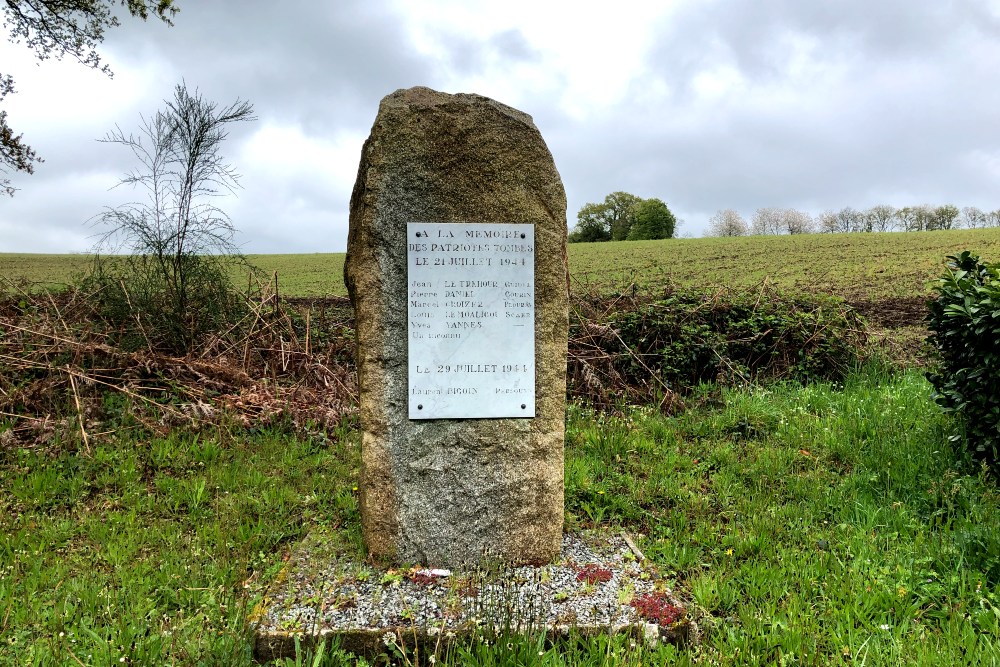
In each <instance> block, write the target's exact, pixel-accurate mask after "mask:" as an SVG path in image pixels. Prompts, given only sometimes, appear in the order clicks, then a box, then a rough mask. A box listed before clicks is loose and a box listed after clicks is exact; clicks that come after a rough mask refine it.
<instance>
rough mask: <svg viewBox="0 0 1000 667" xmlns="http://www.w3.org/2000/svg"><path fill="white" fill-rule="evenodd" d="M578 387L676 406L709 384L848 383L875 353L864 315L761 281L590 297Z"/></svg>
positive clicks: (576, 390) (601, 395)
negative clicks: (737, 286)
mask: <svg viewBox="0 0 1000 667" xmlns="http://www.w3.org/2000/svg"><path fill="white" fill-rule="evenodd" d="M574 306H575V308H574V317H573V318H572V321H571V323H570V391H571V394H574V395H586V396H587V397H588V398H590V399H591V402H593V403H595V404H597V405H605V406H606V405H608V404H609V403H611V404H613V403H614V402H615V401H616V400H621V399H624V400H626V401H628V402H635V403H649V402H650V401H651V400H653V398H654V397H655V396H656V395H657V394H660V395H663V394H667V395H668V396H667V397H666V400H665V401H662V402H661V406H662V407H664V408H665V409H666V408H671V409H673V408H676V407H678V406H677V402H676V400H675V399H674V398H672V396H673V395H675V394H684V393H686V392H687V391H688V390H690V389H692V388H694V387H695V386H697V385H699V384H701V383H706V382H719V383H722V384H746V383H750V382H757V381H767V380H795V381H800V382H808V381H812V380H827V381H839V380H842V379H843V378H844V377H845V376H846V375H847V374H848V373H849V372H850V371H851V370H853V369H854V368H856V367H857V366H858V364H859V362H860V361H861V360H862V359H863V357H864V356H865V354H866V351H867V345H868V334H867V329H866V327H865V324H864V322H863V320H862V319H861V317H860V316H859V315H858V313H857V312H856V311H854V310H853V309H852V308H850V307H848V306H846V305H844V303H843V302H842V301H840V300H839V299H836V298H834V297H825V296H820V295H813V294H788V293H782V292H778V291H775V290H771V289H768V288H766V286H762V287H759V288H757V289H753V290H747V291H737V290H732V291H716V292H699V291H694V290H681V289H674V288H668V289H666V290H665V291H664V292H662V293H661V294H660V295H658V296H655V297H654V296H635V297H623V296H616V297H590V298H589V299H581V300H578V301H577V302H576V303H575V304H574Z"/></svg>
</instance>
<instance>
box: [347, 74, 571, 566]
mask: <svg viewBox="0 0 1000 667" xmlns="http://www.w3.org/2000/svg"><path fill="white" fill-rule="evenodd" d="M407 222H472V223H474V222H489V223H533V224H534V225H535V368H536V376H535V397H536V416H535V418H533V419H470V420H427V421H410V420H409V419H408V418H407V386H408V383H407V363H406V362H407V321H406V315H407V301H406V299H407V278H406V274H407V264H406V259H407V248H406V223H407ZM344 277H345V282H346V283H347V288H348V291H349V293H350V296H351V300H352V302H353V304H354V308H355V314H356V322H357V329H356V332H357V345H358V379H359V384H360V396H361V399H360V415H361V428H362V433H363V436H362V459H363V470H362V493H361V511H362V523H363V529H364V535H365V541H366V545H367V547H368V550H369V555H370V556H371V557H373V558H375V559H376V560H382V561H388V562H397V563H422V564H426V565H429V566H452V565H458V564H460V563H468V562H475V561H477V560H479V559H480V558H482V556H483V554H484V552H489V553H490V554H491V555H492V556H491V557H495V558H499V559H501V560H503V561H506V562H509V563H544V562H548V561H550V560H552V559H553V558H554V557H556V556H557V555H558V553H559V548H560V540H561V537H562V526H563V439H564V412H565V396H566V338H567V328H568V271H567V263H566V195H565V191H564V190H563V186H562V182H561V180H560V178H559V174H558V172H557V171H556V168H555V164H554V162H553V160H552V155H551V153H550V152H549V150H548V148H547V147H546V145H545V142H544V140H543V139H542V136H541V134H540V133H539V131H538V129H537V128H536V127H535V125H534V123H533V122H532V120H531V117H530V116H528V115H527V114H524V113H522V112H520V111H518V110H516V109H513V108H511V107H508V106H505V105H503V104H500V103H499V102H496V101H494V100H491V99H489V98H486V97H482V96H479V95H469V94H459V95H448V94H444V93H439V92H436V91H433V90H430V89H428V88H410V89H407V90H398V91H396V92H395V93H392V94H391V95H388V96H387V97H385V98H384V99H383V100H382V103H381V105H380V107H379V112H378V116H377V117H376V119H375V124H374V125H373V127H372V131H371V135H370V136H369V138H368V140H367V141H366V142H365V145H364V148H363V150H362V155H361V164H360V167H359V169H358V178H357V181H356V183H355V185H354V192H353V194H352V196H351V213H350V233H349V237H348V248H347V260H346V264H345V266H344Z"/></svg>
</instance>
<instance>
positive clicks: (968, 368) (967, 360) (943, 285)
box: [927, 251, 1000, 471]
mask: <svg viewBox="0 0 1000 667" xmlns="http://www.w3.org/2000/svg"><path fill="white" fill-rule="evenodd" d="M948 260H949V261H948V271H947V272H946V273H945V275H944V276H943V277H942V278H941V279H939V280H938V281H937V285H936V286H935V291H936V292H937V297H936V298H935V299H934V300H933V301H932V302H931V303H930V304H929V306H930V308H929V309H930V312H929V314H928V316H927V326H928V328H929V329H930V330H931V336H930V341H931V343H932V344H933V345H934V347H935V348H936V350H937V353H938V358H939V367H938V368H937V370H936V372H932V373H928V376H927V377H928V379H929V380H930V381H931V384H933V385H934V400H935V401H936V402H937V404H938V405H940V406H941V407H942V408H943V409H944V410H945V411H946V412H949V413H952V414H954V415H955V417H956V420H955V431H954V433H953V434H952V435H951V440H952V442H955V443H962V442H964V443H965V445H966V447H967V448H968V449H969V451H970V452H971V454H972V455H973V457H974V458H975V459H976V460H979V461H985V462H986V463H988V464H989V465H990V466H992V467H993V469H994V471H996V470H997V469H998V464H1000V456H998V453H1000V346H998V341H1000V264H990V263H986V262H983V261H981V260H980V258H979V257H978V256H977V255H973V254H972V253H970V252H969V251H965V252H963V253H962V254H960V255H957V256H955V255H950V256H949V257H948Z"/></svg>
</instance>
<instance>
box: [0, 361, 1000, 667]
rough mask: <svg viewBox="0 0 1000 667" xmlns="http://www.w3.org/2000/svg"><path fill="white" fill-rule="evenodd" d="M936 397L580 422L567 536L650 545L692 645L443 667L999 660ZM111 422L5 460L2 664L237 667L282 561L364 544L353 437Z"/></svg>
mask: <svg viewBox="0 0 1000 667" xmlns="http://www.w3.org/2000/svg"><path fill="white" fill-rule="evenodd" d="M928 391H929V387H928V385H927V383H926V382H925V381H924V380H923V378H922V377H921V376H920V375H919V374H918V373H915V372H910V373H906V374H903V375H897V376H889V375H885V374H882V373H880V372H878V371H877V370H871V369H870V370H867V371H862V372H861V373H860V374H857V375H854V376H852V377H851V378H849V379H848V380H847V381H846V382H845V384H844V385H843V386H833V385H827V384H818V385H811V386H808V387H801V386H793V385H778V386H772V387H770V388H757V389H746V390H728V391H726V392H725V393H724V394H723V395H722V396H720V397H719V399H721V400H717V401H716V402H715V405H716V407H703V408H699V409H694V410H691V411H689V412H687V413H684V414H682V415H680V416H677V417H672V418H667V417H663V416H661V415H659V414H656V413H654V412H652V411H649V410H646V409H639V410H635V411H633V412H631V413H629V414H627V415H626V416H625V417H608V416H604V415H600V414H595V413H592V412H590V411H588V410H586V409H583V408H580V407H579V406H571V408H570V410H569V412H568V417H567V419H568V421H567V450H566V505H567V514H566V517H567V522H568V525H569V526H570V527H571V528H573V527H588V528H590V527H606V528H610V529H619V528H622V527H624V528H627V529H628V530H630V531H631V532H632V533H633V534H637V535H641V536H642V537H640V542H639V546H640V548H641V549H642V550H643V551H644V552H645V553H646V555H647V557H649V558H650V559H651V561H652V562H653V563H654V564H655V565H656V567H657V568H658V569H659V570H660V572H661V573H662V574H663V575H664V576H665V577H666V578H667V579H668V581H669V582H670V583H671V585H672V586H673V588H674V590H675V591H676V592H677V593H679V594H680V595H681V596H682V597H684V598H686V599H687V600H688V603H689V609H690V613H691V614H692V616H693V618H694V619H695V620H696V621H697V623H698V625H699V627H700V628H701V631H702V639H701V642H700V643H699V644H697V645H694V646H691V647H688V648H683V649H675V648H672V647H667V648H663V649H661V650H660V651H658V652H656V653H655V654H650V653H649V652H647V651H644V650H643V649H642V648H641V647H635V648H632V647H630V646H629V645H628V643H627V642H626V641H624V640H622V641H618V642H612V643H611V644H608V643H607V642H600V641H590V642H584V643H582V644H576V643H561V644H557V645H555V646H552V647H546V646H544V645H541V646H540V645H539V644H537V643H536V642H533V641H532V640H513V641H512V643H511V644H506V642H503V643H500V644H492V645H490V646H486V645H485V644H482V643H473V644H472V645H464V646H462V647H461V648H460V649H458V650H456V651H455V652H453V653H452V654H451V655H450V656H444V655H442V656H439V660H438V662H439V663H440V664H455V665H466V664H473V665H476V664H478V665H524V664H539V665H618V664H621V665H639V664H644V665H650V664H657V665H659V664H677V665H694V664H702V665H775V664H783V665H785V664H804V665H834V664H843V665H848V664H864V665H872V666H875V665H885V666H887V667H888V666H892V667H895V666H898V665H904V664H905V665H934V666H937V665H996V664H998V663H1000V639H998V638H1000V493H998V491H997V488H996V486H995V484H993V483H990V482H986V481H985V480H983V479H981V478H980V477H979V476H977V474H976V470H975V469H974V468H972V467H971V466H970V465H969V464H968V463H967V462H965V461H964V460H963V459H962V458H960V457H956V456H955V455H954V454H953V453H952V451H951V450H950V449H949V448H948V447H947V446H946V444H945V422H944V419H943V417H942V416H941V414H940V413H939V412H938V410H937V409H936V407H935V406H934V405H933V403H932V402H931V401H930V399H929V395H928ZM712 404H713V403H712V402H709V403H707V404H706V405H708V406H710V405H712ZM107 407H108V409H109V410H110V411H111V412H112V414H115V413H116V414H117V415H118V416H117V417H116V418H115V420H117V421H112V422H109V423H107V424H106V425H105V428H106V429H108V430H110V431H113V432H114V434H113V435H111V436H110V437H107V438H105V439H103V441H101V442H100V443H99V444H96V445H94V446H93V448H92V449H89V450H88V449H87V448H86V447H85V446H84V445H83V443H81V442H79V441H76V440H74V439H73V438H72V437H70V438H69V439H65V440H62V441H56V442H53V443H51V444H50V445H49V446H48V447H45V448H41V449H31V448H28V449H10V448H3V447H0V489H2V491H0V534H2V535H3V536H4V539H3V541H2V543H0V664H3V665H8V664H9V665H29V664H30V665H71V664H85V665H108V666H110V665H119V664H131V665H154V664H177V665H196V664H202V665H250V664H251V662H252V660H251V652H250V646H251V644H250V629H249V628H248V624H247V615H248V611H249V610H250V609H252V607H253V605H254V603H255V600H256V599H257V596H258V595H260V592H261V589H262V585H263V584H265V583H267V582H268V581H270V580H271V579H273V577H274V576H275V573H276V572H277V570H278V568H280V566H281V564H282V558H283V555H284V554H285V553H286V552H287V549H288V548H289V545H290V544H292V543H294V542H295V541H297V540H298V539H299V538H300V537H302V536H303V535H304V534H305V532H306V531H308V530H309V529H310V528H311V527H313V526H316V525H319V524H324V525H326V526H328V527H329V528H330V529H332V530H334V531H338V532H339V533H340V534H342V535H343V537H344V540H345V542H347V543H357V541H358V523H359V519H358V504H357V488H356V487H357V474H358V472H357V471H358V465H359V458H360V457H359V454H358V443H357V439H358V438H357V431H355V430H354V429H352V428H349V427H345V428H344V429H342V430H339V431H335V432H331V433H329V436H327V435H325V434H322V433H315V434H312V435H299V436H293V435H290V434H289V433H288V432H287V431H285V430H283V429H281V428H280V427H278V428H267V429H263V430H259V429H253V430H251V431H245V430H241V429H232V430H230V429H227V428H223V427H210V428H207V429H206V430H204V431H203V432H190V431H184V432H181V431H176V432H174V433H172V434H171V435H169V436H167V437H163V436H157V435H154V434H151V433H146V432H144V431H143V429H142V428H141V427H140V426H139V425H138V424H137V423H136V422H135V421H134V420H133V419H132V417H131V416H130V410H129V406H128V405H127V404H126V403H124V402H122V403H121V404H119V405H117V406H114V405H111V406H107ZM116 409H117V412H116ZM2 430H3V424H2V422H0V432H2ZM92 445H93V443H92ZM539 652H540V654H539ZM525 656H529V657H530V659H528V658H526V657H525ZM300 657H305V656H300ZM290 664H292V663H290ZM304 664H312V663H311V662H309V663H304ZM316 664H317V665H338V664H345V665H346V664H353V662H352V660H351V659H350V658H347V657H345V656H342V655H337V654H336V653H329V654H327V655H326V656H325V658H324V659H323V660H321V661H319V662H317V663H316ZM399 664H406V663H405V662H404V661H402V660H400V661H399Z"/></svg>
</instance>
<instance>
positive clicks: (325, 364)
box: [0, 283, 357, 447]
mask: <svg viewBox="0 0 1000 667" xmlns="http://www.w3.org/2000/svg"><path fill="white" fill-rule="evenodd" d="M5 287H6V292H7V295H6V298H3V299H0V423H2V422H3V421H5V420H9V421H11V422H12V423H13V425H14V428H13V429H12V430H8V431H6V433H8V434H10V433H12V434H13V435H5V437H6V439H7V440H11V439H16V440H18V441H21V442H24V443H31V442H35V443H39V442H41V443H45V442H49V441H51V440H53V438H55V437H60V438H61V437H65V436H79V439H80V440H81V441H82V443H83V445H84V446H85V447H89V444H90V440H91V439H93V438H94V437H95V436H103V435H108V434H109V433H110V431H109V430H108V429H109V428H110V426H109V425H108V424H107V423H106V419H107V418H108V417H109V408H108V397H109V396H113V395H116V394H117V395H119V396H122V397H124V398H125V399H127V400H126V401H124V404H125V405H128V406H130V408H131V410H132V413H133V417H134V418H135V419H136V420H137V421H138V422H139V423H141V424H142V425H143V426H144V427H146V428H148V429H152V430H153V431H154V432H155V431H163V430H166V429H169V428H171V427H173V426H177V425H181V424H190V425H199V426H200V425H204V424H205V423H206V422H208V423H213V422H217V421H219V420H225V421H226V423H232V422H235V423H237V424H240V425H245V426H250V425H255V426H259V425H265V424H269V423H275V422H281V421H287V422H291V423H292V424H294V425H295V426H296V427H300V428H304V427H307V426H308V427H310V428H319V429H322V428H330V427H333V426H335V425H337V424H339V423H340V422H341V420H343V419H344V417H345V416H348V415H353V414H354V412H355V411H356V403H357V385H356V376H355V373H354V364H353V353H354V352H353V336H352V335H351V332H352V330H353V326H352V321H351V320H352V319H353V315H352V313H351V311H350V306H349V304H348V302H347V300H346V299H339V300H329V301H328V302H327V303H326V304H325V305H324V307H323V308H319V309H315V310H307V311H306V312H305V313H304V314H303V313H300V312H299V311H298V310H296V309H295V308H294V307H292V306H289V305H288V304H286V303H282V302H281V301H280V300H279V299H278V298H277V295H276V294H274V292H273V291H268V290H267V289H264V290H262V291H260V292H259V296H258V298H257V299H256V300H255V301H254V302H253V303H251V304H250V308H249V311H248V312H249V315H248V316H247V321H245V322H243V323H241V326H240V327H239V330H240V331H241V332H242V333H241V334H240V335H239V336H238V337H237V336H232V335H227V334H226V332H223V333H221V334H220V335H218V336H215V337H213V338H211V339H209V340H207V341H205V342H204V343H203V344H202V345H201V347H200V348H199V349H198V350H196V351H195V352H194V353H191V354H188V355H186V356H171V355H165V354H162V353H160V352H157V351H156V350H154V349H145V350H139V351H135V352H124V351H122V350H121V349H119V348H118V347H116V346H115V345H113V344H112V342H111V341H112V340H113V337H112V335H111V334H112V333H113V332H109V331H107V330H106V327H102V325H101V324H100V319H99V318H98V317H97V316H96V314H95V313H94V312H93V309H92V307H91V305H90V302H91V299H90V298H89V297H90V295H88V294H85V293H82V292H80V291H79V290H70V291H67V292H64V293H61V294H58V295H52V294H49V293H41V294H37V293H31V292H28V291H27V290H25V289H23V288H22V287H20V286H17V285H14V284H11V283H6V284H5ZM4 444H9V443H4Z"/></svg>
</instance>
